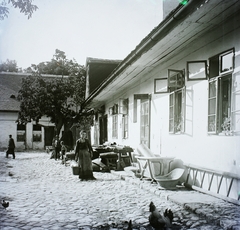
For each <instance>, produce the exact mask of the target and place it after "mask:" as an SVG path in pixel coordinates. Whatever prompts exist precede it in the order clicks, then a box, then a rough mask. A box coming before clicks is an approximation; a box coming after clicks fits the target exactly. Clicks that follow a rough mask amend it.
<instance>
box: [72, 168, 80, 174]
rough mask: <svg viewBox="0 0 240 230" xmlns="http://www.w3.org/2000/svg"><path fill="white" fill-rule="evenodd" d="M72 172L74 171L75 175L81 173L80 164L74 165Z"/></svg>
mask: <svg viewBox="0 0 240 230" xmlns="http://www.w3.org/2000/svg"><path fill="white" fill-rule="evenodd" d="M72 172H73V175H79V167H78V166H72Z"/></svg>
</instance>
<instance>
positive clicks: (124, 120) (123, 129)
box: [122, 114, 128, 139]
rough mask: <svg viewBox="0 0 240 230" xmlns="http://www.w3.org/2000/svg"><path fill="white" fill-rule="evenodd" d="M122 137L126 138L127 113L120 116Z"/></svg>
mask: <svg viewBox="0 0 240 230" xmlns="http://www.w3.org/2000/svg"><path fill="white" fill-rule="evenodd" d="M122 137H123V139H127V138H128V115H127V114H124V115H123V117H122Z"/></svg>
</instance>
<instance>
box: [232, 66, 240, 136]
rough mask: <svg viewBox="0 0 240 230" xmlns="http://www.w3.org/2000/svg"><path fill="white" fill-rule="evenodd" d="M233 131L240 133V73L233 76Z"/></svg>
mask: <svg viewBox="0 0 240 230" xmlns="http://www.w3.org/2000/svg"><path fill="white" fill-rule="evenodd" d="M231 107H232V130H233V132H234V133H238V134H239V133H240V71H239V72H237V73H235V74H234V75H233V80H232V106H231Z"/></svg>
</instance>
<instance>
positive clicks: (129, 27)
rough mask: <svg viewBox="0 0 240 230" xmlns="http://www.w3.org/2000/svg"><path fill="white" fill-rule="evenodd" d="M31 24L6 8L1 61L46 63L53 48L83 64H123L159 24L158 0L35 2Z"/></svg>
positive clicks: (0, 24) (1, 29)
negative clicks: (90, 59) (113, 61)
mask: <svg viewBox="0 0 240 230" xmlns="http://www.w3.org/2000/svg"><path fill="white" fill-rule="evenodd" d="M33 4H35V5H37V6H38V8H39V9H38V10H37V11H36V12H34V14H33V16H32V18H30V19H29V20H28V19H27V16H25V15H24V14H22V13H20V12H19V9H14V8H11V9H10V14H9V16H8V18H7V19H5V20H3V21H0V62H5V61H6V59H9V60H16V61H17V64H18V67H22V68H27V67H29V66H31V64H38V63H40V62H43V61H50V60H51V58H52V57H53V54H54V53H55V49H60V50H61V51H64V52H65V53H66V55H67V58H68V59H73V58H75V59H76V61H77V62H78V63H79V64H81V65H85V62H86V58H87V57H94V58H103V59H120V60H121V59H124V58H125V57H126V56H127V55H128V54H129V53H130V52H131V51H132V50H133V49H135V47H136V46H137V45H138V44H139V43H140V41H141V40H142V39H143V38H144V37H145V36H147V35H148V33H149V32H150V31H151V30H152V29H153V28H154V27H156V26H157V25H158V24H159V23H160V22H161V19H162V10H161V7H162V0H35V1H34V2H33Z"/></svg>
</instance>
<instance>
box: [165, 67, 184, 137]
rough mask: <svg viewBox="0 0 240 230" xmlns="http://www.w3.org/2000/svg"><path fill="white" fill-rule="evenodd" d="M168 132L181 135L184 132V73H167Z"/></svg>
mask: <svg viewBox="0 0 240 230" xmlns="http://www.w3.org/2000/svg"><path fill="white" fill-rule="evenodd" d="M168 88H169V91H170V95H169V132H170V133H182V132H184V130H185V79H184V71H179V70H169V71H168Z"/></svg>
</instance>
